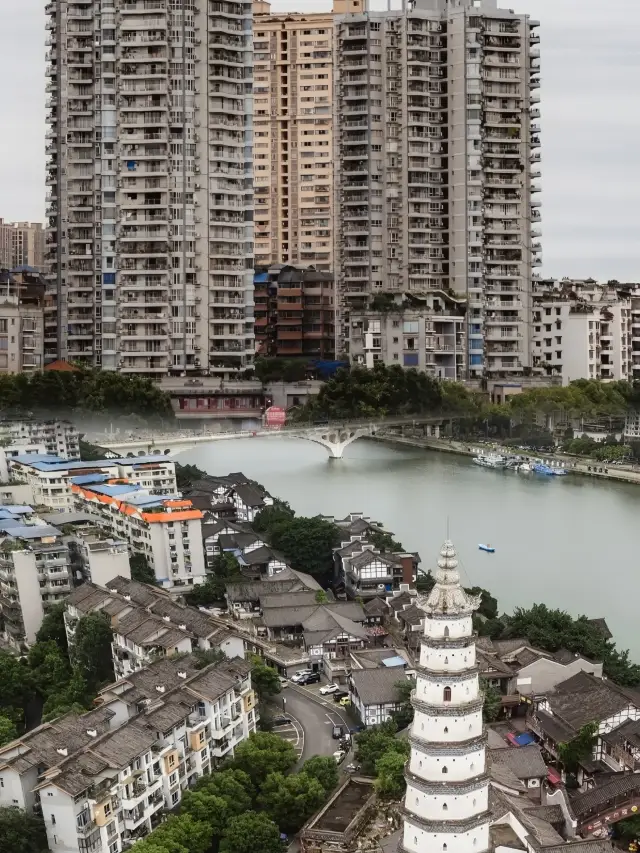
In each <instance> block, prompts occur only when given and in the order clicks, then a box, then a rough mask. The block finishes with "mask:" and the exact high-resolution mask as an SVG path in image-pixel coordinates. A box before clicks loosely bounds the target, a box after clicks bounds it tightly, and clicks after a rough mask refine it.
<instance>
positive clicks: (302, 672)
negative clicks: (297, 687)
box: [291, 669, 313, 684]
mask: <svg viewBox="0 0 640 853" xmlns="http://www.w3.org/2000/svg"><path fill="white" fill-rule="evenodd" d="M307 675H313V670H312V669H299V670H298V671H297V672H294V674H293V675H292V676H291V681H293V682H294V683H295V684H299V683H300V679H301V678H305V677H306V676H307Z"/></svg>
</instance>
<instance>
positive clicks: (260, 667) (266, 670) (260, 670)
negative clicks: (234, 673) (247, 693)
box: [251, 655, 281, 704]
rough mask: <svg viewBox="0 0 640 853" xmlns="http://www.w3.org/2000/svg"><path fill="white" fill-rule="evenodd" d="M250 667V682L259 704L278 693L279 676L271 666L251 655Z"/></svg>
mask: <svg viewBox="0 0 640 853" xmlns="http://www.w3.org/2000/svg"><path fill="white" fill-rule="evenodd" d="M251 667H252V668H251V683H252V684H253V686H254V687H255V689H256V693H257V694H258V698H259V700H260V703H261V704H263V703H265V702H267V701H268V700H269V699H270V698H271V697H272V696H276V695H277V694H278V693H280V689H281V688H280V677H279V676H278V673H277V671H276V670H275V669H274V668H273V667H272V666H267V664H266V663H265V662H264V661H263V660H262V658H260V657H258V656H257V655H251Z"/></svg>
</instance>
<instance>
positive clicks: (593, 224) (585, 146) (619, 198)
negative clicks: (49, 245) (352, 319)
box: [0, 0, 640, 280]
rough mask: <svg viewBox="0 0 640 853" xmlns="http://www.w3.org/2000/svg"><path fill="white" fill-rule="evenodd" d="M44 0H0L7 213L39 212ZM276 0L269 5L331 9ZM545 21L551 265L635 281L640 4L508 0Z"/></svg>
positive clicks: (15, 216)
mask: <svg viewBox="0 0 640 853" xmlns="http://www.w3.org/2000/svg"><path fill="white" fill-rule="evenodd" d="M44 5H45V0H0V80H1V81H2V84H1V85H0V217H4V218H5V219H8V220H22V219H30V220H43V218H44V193H45V187H44V130H45V127H44V103H45V92H44V85H45V77H44V64H45V63H44V53H45V47H44V40H45V37H46V32H45V29H44ZM330 5H331V4H330V2H326V0H299V2H294V0H279V2H274V3H273V4H272V10H273V11H305V12H307V11H308V12H311V11H325V10H327V9H329V8H330ZM501 5H504V6H507V5H508V6H509V7H513V8H514V9H515V11H518V12H528V13H529V14H531V15H532V16H535V17H536V18H538V19H539V20H540V21H541V27H540V30H539V32H540V36H541V52H542V59H541V68H542V86H541V89H540V93H541V105H540V106H541V112H542V120H541V122H540V123H541V125H542V188H543V192H542V201H543V207H542V228H543V238H542V239H543V248H544V267H543V272H544V273H545V274H547V275H558V276H562V275H568V276H576V277H584V276H588V275H592V276H594V277H596V278H602V279H605V280H606V279H610V278H617V279H620V280H640V265H639V264H638V262H637V260H636V259H637V256H638V252H637V250H636V246H637V243H638V236H639V234H640V204H639V201H638V192H639V190H640V165H639V164H640V157H639V156H638V153H637V149H638V146H639V143H640V140H639V136H640V133H639V131H640V112H639V111H638V92H639V91H640V48H639V47H638V45H640V2H639V0H610V2H607V3H605V2H603V0H501Z"/></svg>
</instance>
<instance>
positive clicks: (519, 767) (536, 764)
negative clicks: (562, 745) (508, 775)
mask: <svg viewBox="0 0 640 853" xmlns="http://www.w3.org/2000/svg"><path fill="white" fill-rule="evenodd" d="M489 756H490V757H491V760H492V761H493V762H496V763H499V764H504V765H505V766H506V767H508V768H509V770H511V771H512V773H513V774H514V776H516V778H517V779H543V778H544V777H545V776H546V775H547V765H546V764H545V763H544V761H543V759H542V750H541V749H540V747H539V746H538V745H537V744H532V745H531V746H520V747H515V746H506V747H504V748H501V749H490V750H489Z"/></svg>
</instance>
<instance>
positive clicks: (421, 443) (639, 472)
mask: <svg viewBox="0 0 640 853" xmlns="http://www.w3.org/2000/svg"><path fill="white" fill-rule="evenodd" d="M367 440H368V441H377V442H379V443H382V444H389V445H392V446H393V445H398V444H401V445H404V446H405V447H421V448H423V449H424V450H435V451H437V452H439V453H455V454H456V455H457V456H471V457H473V456H477V454H478V453H486V452H487V451H493V452H497V453H504V454H505V455H508V456H521V457H522V458H523V460H524V458H525V457H531V456H535V457H536V458H537V459H542V461H544V462H546V463H547V464H550V465H552V466H554V467H563V468H564V469H565V470H566V471H567V473H568V474H579V475H580V476H583V477H594V478H596V479H600V480H615V481H618V482H623V483H632V484H635V485H640V467H638V466H636V467H633V466H631V465H610V464H607V463H605V462H598V461H597V460H594V459H589V458H588V457H577V456H567V455H566V454H562V453H554V454H551V455H545V454H544V453H535V452H534V451H526V452H523V451H520V450H518V449H517V448H513V447H506V446H504V445H501V444H499V443H498V442H478V441H476V442H472V441H453V440H452V439H448V438H423V437H422V436H406V435H385V436H377V435H375V436H368V437H367Z"/></svg>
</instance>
